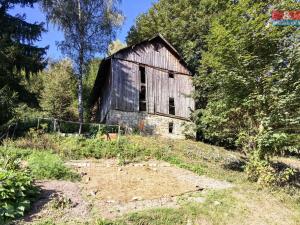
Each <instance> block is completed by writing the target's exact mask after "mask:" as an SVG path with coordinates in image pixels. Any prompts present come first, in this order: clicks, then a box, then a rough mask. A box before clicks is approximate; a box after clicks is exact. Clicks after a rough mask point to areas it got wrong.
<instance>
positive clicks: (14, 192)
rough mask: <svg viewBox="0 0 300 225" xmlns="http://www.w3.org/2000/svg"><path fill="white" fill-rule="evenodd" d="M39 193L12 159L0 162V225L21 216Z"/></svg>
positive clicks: (26, 172) (2, 159)
mask: <svg viewBox="0 0 300 225" xmlns="http://www.w3.org/2000/svg"><path fill="white" fill-rule="evenodd" d="M38 193H39V191H38V189H37V188H36V187H35V186H34V183H33V179H32V178H31V176H30V173H29V172H28V171H27V170H24V169H21V168H20V167H19V162H18V161H17V160H16V158H13V157H9V156H7V157H5V158H4V157H1V160H0V224H6V223H7V222H8V221H9V220H11V219H15V218H17V217H20V216H23V215H24V213H25V211H26V210H28V209H29V208H30V205H31V203H32V202H33V200H35V198H36V197H37V195H38Z"/></svg>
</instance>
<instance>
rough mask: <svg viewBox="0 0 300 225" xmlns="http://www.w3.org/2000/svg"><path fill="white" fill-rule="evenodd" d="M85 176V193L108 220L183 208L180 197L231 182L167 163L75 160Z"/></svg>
mask: <svg viewBox="0 0 300 225" xmlns="http://www.w3.org/2000/svg"><path fill="white" fill-rule="evenodd" d="M68 164H69V165H70V166H72V167H74V168H75V169H76V170H77V171H78V172H79V173H80V174H81V175H82V176H83V179H82V184H81V185H82V189H83V194H84V195H86V196H89V197H91V198H89V199H93V203H94V205H95V207H94V208H95V209H97V210H99V212H100V214H102V216H103V217H106V218H114V217H116V216H120V215H122V214H124V213H128V212H132V211H138V210H144V209H148V208H157V207H174V208H176V207H179V205H178V203H177V202H178V201H177V200H178V197H179V196H180V197H182V198H184V197H185V196H186V199H187V200H188V201H195V202H201V201H203V199H201V198H199V197H198V198H197V197H195V198H191V197H188V196H190V194H192V193H196V192H199V191H202V190H203V189H224V188H229V187H231V184H230V183H228V182H223V181H217V180H214V179H210V178H207V177H205V176H198V175H196V174H194V173H192V172H190V171H187V170H184V169H180V168H177V167H175V166H172V165H170V164H169V163H166V162H161V161H148V162H142V163H130V164H128V165H125V166H119V165H118V164H117V161H116V160H100V161H72V162H69V163H68Z"/></svg>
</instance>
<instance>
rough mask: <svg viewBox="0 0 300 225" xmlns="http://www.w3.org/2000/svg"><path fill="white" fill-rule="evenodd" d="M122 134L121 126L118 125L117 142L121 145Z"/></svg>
mask: <svg viewBox="0 0 300 225" xmlns="http://www.w3.org/2000/svg"><path fill="white" fill-rule="evenodd" d="M120 134H121V127H120V125H118V137H117V144H118V145H119V140H120Z"/></svg>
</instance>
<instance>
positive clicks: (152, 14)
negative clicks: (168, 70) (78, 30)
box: [126, 0, 232, 72]
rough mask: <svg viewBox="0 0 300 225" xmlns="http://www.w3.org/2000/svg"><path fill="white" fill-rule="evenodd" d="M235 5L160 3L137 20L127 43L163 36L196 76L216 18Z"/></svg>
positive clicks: (199, 0)
mask: <svg viewBox="0 0 300 225" xmlns="http://www.w3.org/2000/svg"><path fill="white" fill-rule="evenodd" d="M231 4H232V3H231V1H228V0H219V1H213V0H160V1H158V2H157V3H155V4H154V5H153V6H152V7H151V8H150V9H149V11H148V12H146V13H144V14H142V15H140V16H139V17H138V18H137V19H136V24H135V25H134V26H132V27H131V29H130V31H129V33H128V36H127V40H126V41H127V43H128V44H129V45H131V44H136V43H138V42H140V41H142V40H144V39H147V38H151V37H153V36H154V35H156V34H157V33H161V34H162V35H163V36H164V37H165V38H166V39H167V40H168V41H170V42H171V43H172V44H173V45H174V46H175V47H176V49H178V51H179V52H180V53H181V55H182V56H183V57H184V59H185V61H186V62H187V63H188V66H189V67H190V69H191V70H192V71H194V72H195V71H197V68H198V66H199V62H200V59H201V53H202V51H203V50H205V49H206V39H205V35H207V34H208V32H209V28H210V24H211V20H212V18H214V17H217V16H218V15H219V14H220V13H222V11H223V10H224V9H226V8H227V7H228V5H229V6H230V5H231Z"/></svg>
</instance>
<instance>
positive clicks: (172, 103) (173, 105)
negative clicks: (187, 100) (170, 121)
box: [169, 98, 175, 115]
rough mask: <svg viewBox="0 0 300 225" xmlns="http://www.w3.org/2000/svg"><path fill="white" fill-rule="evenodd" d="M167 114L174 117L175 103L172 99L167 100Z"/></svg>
mask: <svg viewBox="0 0 300 225" xmlns="http://www.w3.org/2000/svg"><path fill="white" fill-rule="evenodd" d="M169 114H170V115H175V102H174V98H169Z"/></svg>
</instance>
